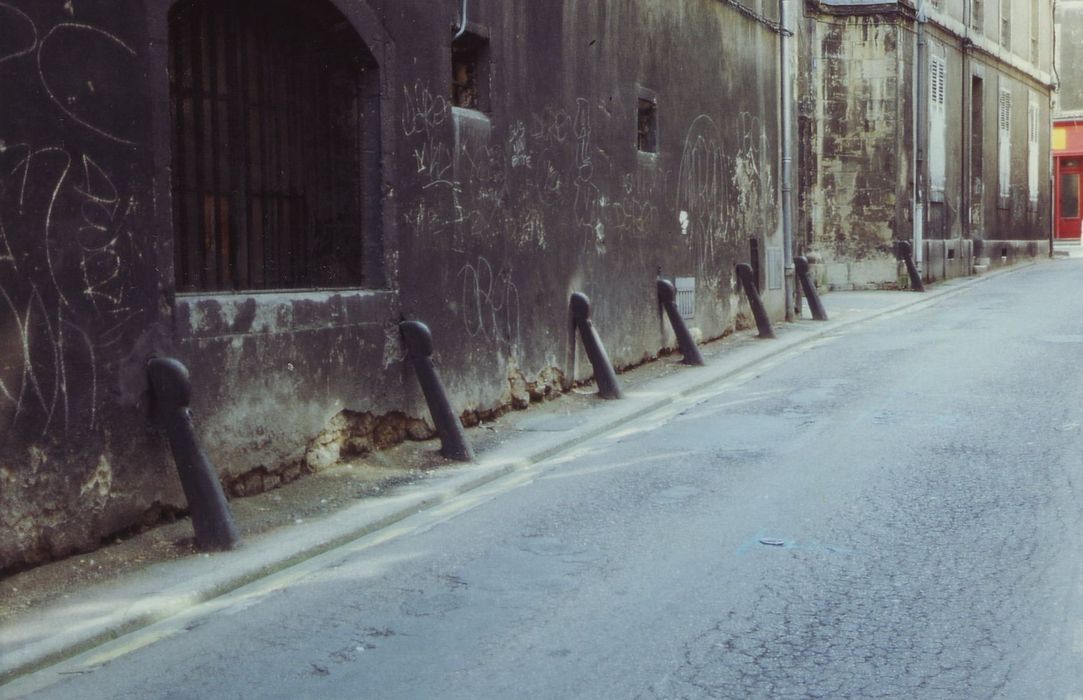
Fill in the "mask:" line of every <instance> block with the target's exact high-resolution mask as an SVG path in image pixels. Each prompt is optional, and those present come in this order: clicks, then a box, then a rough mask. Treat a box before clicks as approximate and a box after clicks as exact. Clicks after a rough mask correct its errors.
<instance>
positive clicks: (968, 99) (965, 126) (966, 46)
mask: <svg viewBox="0 0 1083 700" xmlns="http://www.w3.org/2000/svg"><path fill="white" fill-rule="evenodd" d="M973 2H974V0H966V2H965V4H964V5H963V41H962V52H961V53H962V61H961V63H962V64H963V76H962V78H963V84H962V90H960V92H961V93H962V95H963V100H962V102H963V110H962V113H961V114H960V115H959V132H960V137H961V139H962V143H961V144H959V154H960V155H961V156H962V158H960V162H961V163H962V168H961V169H960V170H961V171H962V173H961V177H960V179H961V180H962V182H961V184H960V187H959V189H960V192H959V194H960V197H959V201H960V202H961V203H962V206H961V207H960V209H961V211H960V212H959V214H960V217H959V218H960V219H961V221H962V226H961V230H960V232H959V233H960V237H961V238H964V239H968V238H970V229H971V222H970V210H971V208H972V207H973V201H972V200H973V195H972V193H971V188H972V187H973V185H972V181H973V179H974V163H973V157H974V149H973V147H972V146H973V144H971V141H973V140H974V134H973V124H971V122H972V121H973V119H974V116H973V115H974V93H973V82H974V81H973V80H972V79H971V77H970V44H971V42H970V22H971V19H972V17H973V15H972V14H971V13H972V12H973V9H972V5H973ZM967 274H969V271H968V272H967Z"/></svg>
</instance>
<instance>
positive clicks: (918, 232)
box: [912, 0, 926, 272]
mask: <svg viewBox="0 0 1083 700" xmlns="http://www.w3.org/2000/svg"><path fill="white" fill-rule="evenodd" d="M917 12H918V17H917V31H915V32H914V65H913V71H912V73H913V81H912V82H913V85H914V93H913V100H912V101H913V106H912V109H913V118H914V122H913V123H914V148H913V163H914V172H913V177H914V214H913V216H914V236H913V242H912V245H913V248H914V264H915V265H917V268H918V271H919V272H922V271H923V268H924V261H925V246H924V245H923V244H922V241H923V239H924V235H925V177H924V173H923V170H924V168H925V112H924V111H923V110H922V109H921V107H922V105H923V104H924V98H925V93H926V90H925V69H924V67H925V45H926V44H925V0H917Z"/></svg>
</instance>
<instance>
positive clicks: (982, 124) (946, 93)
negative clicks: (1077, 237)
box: [797, 0, 1052, 288]
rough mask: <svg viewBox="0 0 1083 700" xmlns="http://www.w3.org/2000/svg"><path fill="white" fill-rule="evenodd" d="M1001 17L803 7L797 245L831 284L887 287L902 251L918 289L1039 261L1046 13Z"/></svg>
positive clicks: (1033, 10) (825, 4)
mask: <svg viewBox="0 0 1083 700" xmlns="http://www.w3.org/2000/svg"><path fill="white" fill-rule="evenodd" d="M1002 6H1003V4H1002V5H1001V6H997V5H995V4H987V3H981V4H979V3H975V2H972V1H971V0H956V1H954V2H952V1H950V0H913V1H911V2H908V1H905V0H903V1H900V2H878V3H873V2H870V3H861V2H830V1H827V0H825V1H822V2H821V1H816V0H809V1H807V2H806V3H805V4H804V7H805V13H804V17H803V23H802V25H801V27H800V33H799V37H800V40H801V41H800V43H801V51H800V64H801V67H800V71H799V76H800V88H799V95H800V134H801V158H802V162H801V165H800V170H799V172H800V173H801V179H800V183H799V196H800V200H801V203H802V206H801V207H800V209H799V217H800V219H799V225H798V232H799V233H798V237H797V244H798V246H799V248H800V247H803V248H804V250H805V251H807V252H808V254H809V255H810V256H812V257H813V258H814V259H815V260H817V261H818V262H819V263H820V264H821V268H822V269H821V275H822V276H823V277H824V278H825V280H826V281H827V283H828V284H829V285H831V286H834V287H838V288H853V287H877V286H893V285H895V284H896V283H897V280H898V278H899V269H898V265H897V264H896V263H895V260H894V249H893V244H894V242H896V241H902V240H905V241H911V242H912V244H913V246H914V250H915V256H916V258H917V259H918V262H919V263H920V266H921V267H922V268H923V273H924V275H925V277H926V278H927V279H929V280H935V279H941V278H943V277H945V276H948V277H951V276H957V275H966V274H971V273H972V272H973V271H974V269H975V267H976V266H983V267H978V269H984V267H987V266H989V265H998V264H1001V262H1002V261H1004V262H1006V261H1007V260H1008V259H1009V256H1000V255H999V252H1000V250H1001V249H1002V248H1004V247H1007V248H1009V249H1011V251H1012V253H1011V256H1010V258H1011V259H1014V258H1015V256H1016V255H1033V254H1041V253H1042V252H1047V251H1042V250H1041V246H1036V245H1034V242H1035V241H1042V240H1047V239H1048V235H1049V227H1050V217H1049V205H1050V201H1051V200H1050V196H1051V195H1050V188H1049V165H1048V163H1049V128H1048V124H1049V90H1050V60H1051V55H1052V53H1051V48H1052V47H1051V41H1050V40H1051V23H1050V21H1051V17H1050V4H1049V3H1048V2H1047V1H1043V0H1035V2H1034V3H1015V4H1014V5H1013V6H1011V7H1012V8H1013V9H1012V11H1011V12H1012V15H1011V16H1010V17H1001V16H1000V12H1001V7H1002ZM1002 93H1003V94H1007V97H1006V98H1004V97H1002V96H1001V95H1002ZM1002 105H1006V110H1007V117H1005V110H1004V109H1002ZM1005 122H1007V123H1005ZM1004 129H1006V131H1004ZM1004 134H1007V137H1005V136H1004ZM1004 141H1010V146H1009V147H1007V149H1006V150H1003V152H1002V147H1001V143H1002V142H1004ZM1002 159H1004V160H1006V161H1007V162H1006V164H1004V165H1002V164H1001V162H1000V161H1001V160H1002ZM988 241H996V242H997V244H996V245H995V246H994V245H992V244H989V245H986V242H988ZM993 248H996V251H997V253H998V254H997V255H992V254H991V253H989V251H990V250H992V249H993ZM1031 251H1038V252H1037V253H1033V252H1031ZM926 261H928V263H929V264H925V263H926Z"/></svg>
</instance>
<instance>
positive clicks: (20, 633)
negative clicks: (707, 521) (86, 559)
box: [0, 263, 1037, 687]
mask: <svg viewBox="0 0 1083 700" xmlns="http://www.w3.org/2000/svg"><path fill="white" fill-rule="evenodd" d="M1034 264H1037V263H1029V264H1021V265H1016V266H1014V267H1012V268H1005V269H1003V270H998V271H995V272H993V273H986V274H984V275H982V276H980V277H968V278H962V279H959V280H952V281H949V282H946V283H942V286H940V287H938V288H934V289H932V290H930V291H927V292H925V293H924V294H918V293H912V296H909V295H908V296H906V297H899V296H895V297H894V300H887V299H886V298H885V301H887V303H886V304H885V305H884V306H883V307H881V308H876V309H870V310H869V311H868V312H864V311H859V312H856V313H852V314H851V315H852V317H850V318H841V319H839V320H830V321H826V322H816V321H807V320H800V321H796V322H794V323H791V324H782V325H781V326H780V327H779V330H781V331H782V332H781V333H780V334H779V337H778V338H777V339H774V340H762V341H761V340H756V341H753V342H749V343H747V344H744V345H741V346H740V347H737V348H734V349H733V352H727V353H726V354H725V355H723V356H718V357H714V358H711V359H709V363H710V362H714V364H708V365H706V366H705V367H694V368H693V367H689V368H688V369H686V370H682V371H680V372H679V373H677V374H676V375H673V376H669V377H664V378H661V379H657V380H652V381H651V382H649V383H648V386H644V387H641V388H639V389H637V390H634V391H631V392H628V396H627V398H625V399H624V400H621V401H605V402H598V403H597V404H595V405H594V406H592V407H591V408H589V409H586V410H584V411H582V412H581V413H579V414H577V417H578V418H580V422H579V424H578V425H577V426H575V427H573V428H570V429H567V430H560V431H557V432H533V433H530V432H520V433H517V435H516V437H515V439H514V440H513V441H512V443H513V444H511V445H503V446H501V447H499V448H496V449H494V450H491V451H489V452H488V453H487V454H482V455H481V456H480V457H479V459H478V461H477V462H476V463H474V464H469V465H465V466H461V467H452V468H443V469H441V470H440V471H439V472H435V473H433V474H432V475H431V476H430V477H428V478H426V479H423V480H421V481H419V482H416V483H414V484H410V485H408V486H406V487H404V488H403V489H401V491H400V492H399V493H396V494H393V495H390V496H385V497H380V498H373V499H366V500H364V501H362V502H359V503H358V504H356V505H353V506H350V507H349V508H346V509H343V510H341V511H338V512H335V513H333V514H331V515H328V516H326V517H325V518H322V519H320V520H316V521H312V522H310V523H305V524H304V525H303V526H298V527H294V528H287V529H283V530H279V531H275V532H271V533H268V534H267V535H264V536H262V537H257V538H254V539H253V540H252V541H251V542H250V543H248V544H247V545H245V546H244V547H242V548H241V549H238V550H236V551H232V552H222V553H216V554H203V555H198V556H195V557H189V558H188V559H184V560H179V561H173V562H166V563H161V564H156V565H153V566H150V567H148V568H147V569H145V570H142V571H140V572H137V573H135V574H132V575H129V576H126V577H125V578H124V579H123V580H121V581H118V582H113V583H109V584H105V585H102V586H98V587H95V588H94V589H92V590H91V591H90V592H88V594H87V595H86V596H85V597H82V596H81V597H79V599H78V600H74V601H64V602H63V603H61V604H54V605H52V606H51V607H49V608H48V609H46V610H44V611H39V612H37V613H36V614H33V615H22V616H19V617H16V618H14V619H12V620H9V621H8V622H7V623H5V624H4V626H3V627H0V687H2V686H4V685H5V684H7V683H10V682H12V681H14V680H15V679H17V678H19V677H21V676H25V675H27V674H30V673H33V672H35V671H38V670H41V669H43V668H45V667H47V666H50V665H52V664H55V663H58V662H60V661H62V660H65V659H68V658H71V657H73V656H75V655H77V654H80V653H82V652H84V651H87V650H89V649H92V648H94V647H96V646H98V645H100V644H102V643H105V642H108V641H111V640H113V639H116V638H118V637H121V636H123V635H125V634H129V633H131V632H134V631H136V630H140V629H143V628H145V627H148V626H150V625H152V624H154V623H156V622H159V621H162V620H165V619H167V618H169V617H172V616H174V615H177V614H178V613H180V612H182V611H184V610H187V609H190V608H192V607H193V606H196V605H199V604H202V603H206V602H208V601H211V600H214V599H215V598H218V597H220V596H223V595H225V594H227V593H230V592H232V591H235V590H237V589H239V588H241V587H242V586H245V585H247V584H250V583H252V582H254V581H257V580H259V579H261V578H264V577H267V576H270V575H272V574H275V573H279V572H282V571H285V570H286V569H288V568H290V567H293V566H295V565H298V564H301V563H302V562H305V561H307V560H310V559H313V558H315V557H317V556H319V555H321V554H324V553H326V552H329V551H331V550H333V549H335V548H338V547H341V546H343V545H345V544H347V543H350V542H353V541H355V540H357V539H360V538H362V537H365V536H367V535H371V534H372V533H374V532H377V531H379V530H382V529H384V528H387V527H389V526H391V525H393V524H395V523H398V522H400V521H402V520H404V519H406V518H408V517H410V516H411V515H414V514H415V513H419V512H421V511H424V510H427V509H430V508H433V507H435V506H439V505H441V504H444V503H447V502H449V501H451V500H453V499H455V498H457V497H459V496H462V495H464V494H466V493H469V492H470V491H473V490H475V489H478V488H480V487H482V486H485V485H486V484H489V483H491V482H493V481H496V480H498V479H501V478H503V477H505V476H508V475H510V474H513V473H516V472H521V471H523V470H524V469H526V468H529V467H531V466H533V465H535V464H537V463H539V462H542V461H544V460H547V459H550V458H552V457H555V456H557V455H559V454H561V453H563V452H566V451H568V450H570V449H572V448H574V447H577V446H579V445H582V444H584V443H586V442H587V441H589V440H591V439H593V438H596V437H598V436H600V435H603V434H605V433H608V432H611V431H613V430H615V429H617V428H619V427H621V426H623V425H624V424H626V423H628V422H629V421H632V420H635V419H637V418H641V417H643V416H645V415H649V414H651V413H654V412H657V411H659V410H661V409H664V408H666V407H667V406H669V405H671V404H673V403H675V402H677V401H678V400H680V399H682V398H686V397H688V396H690V395H693V394H696V393H699V392H702V391H703V390H705V389H707V388H708V387H710V386H713V385H716V384H718V383H720V382H722V381H724V380H726V379H729V378H732V377H735V376H738V375H740V374H741V373H743V372H746V371H748V370H749V369H750V368H752V367H755V366H756V365H760V364H762V363H764V362H765V361H767V360H770V359H773V358H776V357H778V356H780V355H783V354H785V353H787V352H789V351H791V350H793V349H795V348H798V347H801V346H805V345H808V344H809V343H811V342H814V341H816V340H818V339H821V338H823V337H825V336H829V335H833V334H837V333H838V332H839V331H841V330H843V329H846V328H850V327H852V326H855V325H857V324H861V323H866V322H868V321H871V320H874V319H878V318H882V317H885V316H888V315H891V314H895V313H900V312H903V311H908V310H913V309H915V308H918V307H920V306H923V305H927V304H930V303H932V302H934V301H936V300H939V299H942V298H944V297H946V296H949V295H953V294H957V293H959V292H962V291H965V290H967V289H970V288H971V287H973V286H975V285H978V284H981V283H983V282H986V281H988V280H989V279H992V278H995V277H999V276H1000V275H1002V274H1009V273H1014V272H1018V271H1020V270H1022V269H1025V268H1027V267H1030V266H1031V265H1034ZM847 294H851V292H834V293H832V294H827V295H825V296H824V300H825V302H826V304H825V305H827V306H828V313H829V316H831V317H832V318H834V316H833V313H834V312H832V309H831V307H832V306H835V304H832V303H831V302H837V301H841V300H843V299H845V296H846V295H847Z"/></svg>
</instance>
